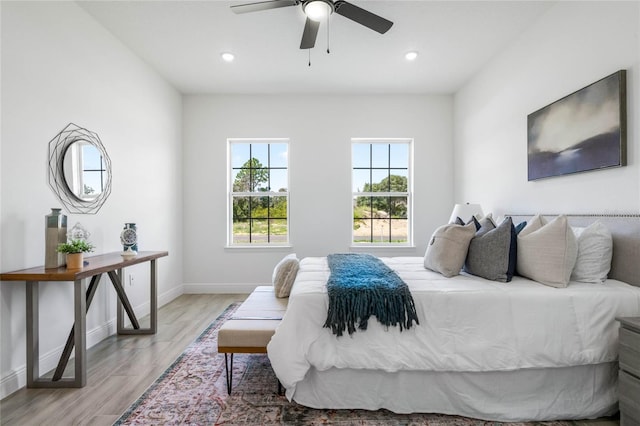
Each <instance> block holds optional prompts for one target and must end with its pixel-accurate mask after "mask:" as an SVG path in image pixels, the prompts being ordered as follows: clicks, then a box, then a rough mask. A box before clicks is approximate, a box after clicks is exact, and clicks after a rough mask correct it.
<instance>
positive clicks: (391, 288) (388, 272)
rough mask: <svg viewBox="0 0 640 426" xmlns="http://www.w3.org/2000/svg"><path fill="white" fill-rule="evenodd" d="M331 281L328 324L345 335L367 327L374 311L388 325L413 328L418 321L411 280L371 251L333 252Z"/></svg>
mask: <svg viewBox="0 0 640 426" xmlns="http://www.w3.org/2000/svg"><path fill="white" fill-rule="evenodd" d="M327 260H328V262H329V268H330V269H331V275H330V276H329V281H328V282H327V291H328V293H329V312H328V314H327V321H326V322H325V323H324V327H327V328H331V331H332V332H333V334H335V335H337V336H342V334H343V332H344V331H345V329H346V330H347V331H348V333H349V334H350V335H351V334H353V333H354V332H355V331H356V327H357V328H358V329H360V330H366V329H367V323H368V320H369V317H370V316H371V315H375V317H376V319H377V320H378V322H380V323H381V324H383V325H385V326H387V327H388V326H390V325H392V326H399V327H400V331H402V330H403V328H407V329H408V328H410V327H411V325H412V324H413V322H414V321H415V323H416V325H417V324H419V322H418V315H417V314H416V307H415V304H414V302H413V297H412V296H411V292H410V291H409V287H408V286H407V284H406V283H405V282H404V281H402V279H401V278H400V277H399V276H398V275H397V274H396V273H395V272H394V271H393V270H392V269H391V268H389V267H388V266H387V265H385V264H384V263H383V262H382V261H381V260H380V259H378V258H377V257H375V256H371V255H369V254H330V255H329V256H327Z"/></svg>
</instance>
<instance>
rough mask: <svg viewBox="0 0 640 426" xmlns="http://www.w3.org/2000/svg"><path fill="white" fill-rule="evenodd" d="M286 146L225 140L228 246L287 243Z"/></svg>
mask: <svg viewBox="0 0 640 426" xmlns="http://www.w3.org/2000/svg"><path fill="white" fill-rule="evenodd" d="M288 152H289V142H288V140H286V139H251V140H247V139H230V140H229V172H230V173H229V217H230V218H231V219H230V221H229V245H233V246H248V245H276V244H281V245H282V244H288V243H289V220H288V218H289V214H288V212H289V174H288V166H289V165H288V162H289V160H288Z"/></svg>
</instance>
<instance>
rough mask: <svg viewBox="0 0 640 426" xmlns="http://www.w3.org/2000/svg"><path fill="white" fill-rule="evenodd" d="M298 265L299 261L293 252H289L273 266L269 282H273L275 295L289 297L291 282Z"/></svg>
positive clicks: (294, 277)
mask: <svg viewBox="0 0 640 426" xmlns="http://www.w3.org/2000/svg"><path fill="white" fill-rule="evenodd" d="M299 267H300V261H299V260H298V258H297V257H296V254H295V253H291V254H289V255H287V256H285V257H284V258H283V259H282V260H281V261H280V262H278V264H277V265H276V267H275V268H273V275H272V276H271V282H272V283H273V287H274V292H275V294H276V297H289V293H290V292H291V287H293V282H294V281H295V279H296V275H298V269H299Z"/></svg>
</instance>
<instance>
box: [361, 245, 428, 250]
mask: <svg viewBox="0 0 640 426" xmlns="http://www.w3.org/2000/svg"><path fill="white" fill-rule="evenodd" d="M415 248H416V246H415V245H407V246H404V245H403V246H401V245H380V244H369V245H365V244H358V245H357V246H353V245H352V246H349V249H350V250H352V251H358V250H371V249H374V250H376V249H381V250H389V249H391V250H402V249H405V250H414V249H415Z"/></svg>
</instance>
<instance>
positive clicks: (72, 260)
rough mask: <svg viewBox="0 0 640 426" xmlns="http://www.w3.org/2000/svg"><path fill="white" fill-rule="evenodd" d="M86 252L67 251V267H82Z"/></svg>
mask: <svg viewBox="0 0 640 426" xmlns="http://www.w3.org/2000/svg"><path fill="white" fill-rule="evenodd" d="M83 262H84V253H67V269H82V266H83V264H82V263H83Z"/></svg>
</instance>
